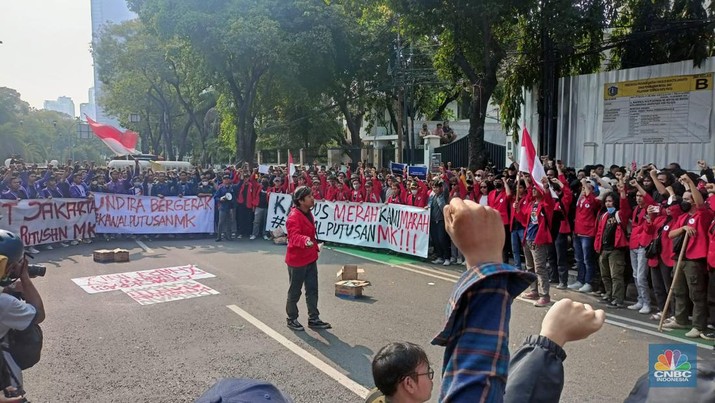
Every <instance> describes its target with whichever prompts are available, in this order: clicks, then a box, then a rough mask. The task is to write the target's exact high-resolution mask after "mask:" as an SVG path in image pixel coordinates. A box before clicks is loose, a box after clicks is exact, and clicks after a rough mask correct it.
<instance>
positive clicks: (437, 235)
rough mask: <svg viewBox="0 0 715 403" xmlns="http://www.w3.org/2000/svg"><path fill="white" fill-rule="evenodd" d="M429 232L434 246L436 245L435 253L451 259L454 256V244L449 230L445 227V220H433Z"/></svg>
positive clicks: (440, 256)
mask: <svg viewBox="0 0 715 403" xmlns="http://www.w3.org/2000/svg"><path fill="white" fill-rule="evenodd" d="M429 232H430V238H431V239H432V246H434V254H435V255H437V257H438V258H442V259H445V260H449V258H450V257H452V244H451V242H450V240H449V236H448V235H447V230H446V229H445V228H444V221H431V222H430V227H429Z"/></svg>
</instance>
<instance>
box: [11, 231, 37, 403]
mask: <svg viewBox="0 0 715 403" xmlns="http://www.w3.org/2000/svg"><path fill="white" fill-rule="evenodd" d="M0 272H2V273H3V276H2V280H1V281H0V282H1V283H2V284H9V285H8V286H6V287H5V288H4V289H3V292H2V293H0V337H1V338H2V339H3V353H4V354H3V358H4V361H5V363H4V365H3V368H0V374H1V375H3V376H2V377H0V383H2V385H1V386H2V388H3V389H4V392H5V394H4V395H5V397H7V396H8V395H10V394H12V393H15V396H16V395H17V394H20V395H23V394H24V391H22V371H21V370H20V367H19V366H18V365H17V364H16V363H15V360H14V359H13V357H12V355H11V354H10V353H9V352H8V351H7V350H6V348H5V347H6V346H5V344H6V343H7V340H5V339H6V336H7V334H8V332H10V331H11V330H19V331H22V330H25V329H27V328H29V327H30V326H31V325H32V324H39V323H42V321H44V320H45V308H44V305H43V304H42V298H41V297H40V293H39V292H38V291H37V289H36V288H35V286H34V285H33V284H32V280H31V279H30V273H29V272H28V264H27V258H26V257H25V253H24V246H23V244H22V240H20V238H19V237H18V236H16V235H15V234H13V233H12V232H9V231H5V230H0ZM17 294H21V297H22V300H21V299H19V298H17V297H16V296H15V295H17ZM23 300H24V301H23ZM7 371H9V373H8V372H7ZM5 375H9V376H5ZM9 390H11V392H9ZM2 399H3V395H0V402H3V401H22V400H2Z"/></svg>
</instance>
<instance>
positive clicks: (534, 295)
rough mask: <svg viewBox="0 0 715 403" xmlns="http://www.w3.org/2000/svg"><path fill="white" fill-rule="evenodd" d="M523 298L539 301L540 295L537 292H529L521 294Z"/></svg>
mask: <svg viewBox="0 0 715 403" xmlns="http://www.w3.org/2000/svg"><path fill="white" fill-rule="evenodd" d="M521 297H522V298H524V299H533V300H537V299H539V293H538V292H536V291H529V292H527V293H524V294H521Z"/></svg>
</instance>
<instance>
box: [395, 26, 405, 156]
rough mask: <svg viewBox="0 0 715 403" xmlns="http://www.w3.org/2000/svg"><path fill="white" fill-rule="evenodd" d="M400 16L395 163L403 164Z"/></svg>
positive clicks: (403, 94) (402, 88)
mask: <svg viewBox="0 0 715 403" xmlns="http://www.w3.org/2000/svg"><path fill="white" fill-rule="evenodd" d="M399 18H400V16H399V14H398V15H397V25H398V26H397V61H396V63H395V67H396V73H397V74H395V77H397V81H396V83H397V85H398V86H399V90H398V95H397V101H396V102H395V106H396V107H395V108H394V109H395V110H396V112H397V122H398V125H397V152H396V153H395V154H396V155H395V162H398V163H401V162H402V155H403V154H402V153H403V145H402V135H403V130H402V127H403V125H402V119H403V116H402V107H401V106H400V100H403V101H404V96H405V92H404V87H403V83H402V79H403V75H402V38H401V37H400V27H399V25H400V22H399V21H400V20H399Z"/></svg>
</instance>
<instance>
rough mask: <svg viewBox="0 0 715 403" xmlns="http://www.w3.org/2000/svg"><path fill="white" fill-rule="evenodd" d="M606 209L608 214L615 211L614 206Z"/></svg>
mask: <svg viewBox="0 0 715 403" xmlns="http://www.w3.org/2000/svg"><path fill="white" fill-rule="evenodd" d="M606 210H607V211H608V214H613V213H615V212H616V208H615V207H608V208H607V209H606Z"/></svg>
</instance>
